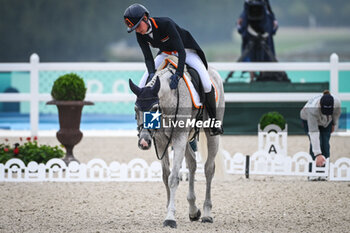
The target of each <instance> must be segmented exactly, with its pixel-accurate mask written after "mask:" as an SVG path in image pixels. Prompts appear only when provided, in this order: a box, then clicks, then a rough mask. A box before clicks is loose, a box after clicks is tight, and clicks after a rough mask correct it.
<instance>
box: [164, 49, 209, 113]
mask: <svg viewBox="0 0 350 233" xmlns="http://www.w3.org/2000/svg"><path fill="white" fill-rule="evenodd" d="M177 63H178V58H177V57H176V56H171V55H170V56H168V57H167V58H166V59H164V61H163V63H162V64H161V65H160V66H159V67H158V69H157V71H160V70H163V69H164V68H165V67H167V66H170V65H171V66H172V67H174V68H175V69H176V68H177ZM183 78H184V80H185V82H186V85H187V87H188V90H189V92H190V94H191V99H192V102H193V104H194V106H195V107H196V108H202V107H203V103H204V101H205V93H204V89H203V85H202V82H201V80H200V77H199V74H198V72H197V71H196V70H195V69H194V68H192V67H190V66H189V65H187V64H186V65H185V68H184V77H183Z"/></svg>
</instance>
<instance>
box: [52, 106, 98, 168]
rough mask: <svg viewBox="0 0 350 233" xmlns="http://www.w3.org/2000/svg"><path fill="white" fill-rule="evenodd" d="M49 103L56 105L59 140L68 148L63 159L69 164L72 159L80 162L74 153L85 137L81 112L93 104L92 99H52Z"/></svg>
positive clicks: (57, 135)
mask: <svg viewBox="0 0 350 233" xmlns="http://www.w3.org/2000/svg"><path fill="white" fill-rule="evenodd" d="M46 104H48V105H56V106H57V109H58V119H59V123H60V130H59V131H58V132H57V133H56V137H57V139H58V141H59V142H60V143H61V144H62V145H63V146H64V147H65V148H66V156H65V157H64V158H63V161H64V162H65V163H66V164H67V165H68V164H69V163H70V162H71V161H77V162H79V161H78V160H77V159H76V158H75V157H74V155H73V148H74V146H75V145H76V144H78V143H79V142H80V140H81V139H82V138H83V133H82V132H81V131H80V120H81V113H82V109H83V107H84V105H93V104H94V103H93V102H90V101H57V100H51V101H49V102H47V103H46Z"/></svg>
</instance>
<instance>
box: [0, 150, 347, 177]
mask: <svg viewBox="0 0 350 233" xmlns="http://www.w3.org/2000/svg"><path fill="white" fill-rule="evenodd" d="M223 154H224V163H225V166H224V169H225V172H226V173H228V174H233V175H244V174H246V161H247V159H246V156H244V155H243V154H242V153H236V154H234V155H233V156H232V155H230V153H228V152H227V151H223ZM197 156H199V155H198V154H197ZM249 161H250V165H249V173H250V174H252V175H267V176H269V175H281V176H324V177H328V179H329V180H330V181H350V159H349V158H340V159H338V160H337V161H335V162H334V163H330V162H329V159H327V162H326V166H325V167H322V168H319V167H316V164H315V162H314V161H313V160H312V158H311V156H310V155H309V154H308V153H306V152H299V153H296V154H295V155H294V156H292V157H284V158H283V159H271V157H270V156H269V155H268V154H267V153H265V152H263V151H257V152H256V153H254V154H253V155H252V156H250V159H249ZM309 163H311V164H312V171H311V172H309ZM203 167H204V164H203V163H202V161H201V160H198V169H197V174H198V175H202V176H201V177H202V178H203V177H204V176H203V173H204V169H203ZM180 173H181V174H182V178H184V177H186V174H187V173H188V169H187V168H186V165H185V162H183V165H182V168H181V169H180ZM42 181H51V182H113V181H114V182H160V181H162V168H161V164H160V162H159V161H154V162H152V163H151V164H150V165H149V164H148V163H147V162H146V161H145V160H143V159H139V158H137V159H133V160H131V161H130V162H129V163H127V164H126V163H119V162H116V161H114V162H111V163H110V164H109V165H108V164H107V163H106V162H105V161H103V160H101V159H93V160H90V161H89V162H88V163H87V164H85V163H80V164H79V163H78V162H75V161H73V162H71V163H69V165H68V166H67V165H66V164H65V162H64V161H63V160H61V159H51V160H49V161H48V162H47V163H46V164H42V163H41V164H38V163H36V162H33V161H32V162H30V163H29V164H28V165H27V166H26V165H25V164H24V163H23V161H22V160H20V159H11V160H9V161H7V162H6V164H0V182H42Z"/></svg>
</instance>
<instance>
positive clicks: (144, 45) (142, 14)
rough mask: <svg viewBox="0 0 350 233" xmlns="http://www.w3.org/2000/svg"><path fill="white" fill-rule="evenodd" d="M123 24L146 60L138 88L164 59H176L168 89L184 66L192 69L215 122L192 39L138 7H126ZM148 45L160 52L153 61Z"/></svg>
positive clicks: (215, 131) (174, 85)
mask: <svg viewBox="0 0 350 233" xmlns="http://www.w3.org/2000/svg"><path fill="white" fill-rule="evenodd" d="M124 21H125V23H126V25H127V26H128V32H129V33H130V32H132V31H134V30H135V31H136V38H137V42H138V43H139V45H140V47H141V49H142V52H143V55H144V57H145V63H146V66H147V71H146V72H145V73H144V75H143V77H142V79H141V82H140V84H139V86H140V87H141V88H142V87H144V86H145V85H146V83H147V81H149V80H151V79H152V77H153V76H154V73H155V71H156V69H157V68H158V67H159V66H160V64H161V63H162V62H163V60H164V58H165V57H166V56H168V55H175V56H177V57H178V58H179V62H178V67H177V69H176V72H175V74H173V75H172V76H171V82H170V88H171V89H176V88H177V85H178V82H179V79H180V78H181V77H183V72H184V66H185V63H186V64H187V65H189V66H191V67H192V68H194V69H195V70H196V71H197V72H198V74H199V76H200V79H201V82H202V86H203V89H204V92H205V97H206V98H205V107H206V109H207V112H208V114H209V118H211V119H213V120H214V121H216V102H215V90H214V87H213V85H212V82H211V80H210V77H209V74H208V70H207V69H208V64H207V61H206V58H205V55H204V53H203V51H202V49H201V48H200V47H199V45H198V44H197V42H196V41H195V39H194V38H193V37H192V35H191V34H190V33H189V32H188V31H187V30H185V29H183V28H181V27H179V26H178V25H177V24H176V23H175V22H174V21H173V20H171V19H170V18H168V17H155V18H151V17H149V11H148V10H147V9H146V8H145V7H144V6H142V5H141V4H133V5H131V6H129V7H128V8H127V9H126V10H125V12H124ZM149 45H151V46H152V47H154V48H159V49H160V51H159V53H158V55H157V56H156V58H155V59H154V60H153V56H152V53H151V49H150V47H149ZM214 125H216V124H214ZM210 130H211V134H212V135H218V134H222V133H223V130H222V127H215V126H214V127H213V128H211V129H210Z"/></svg>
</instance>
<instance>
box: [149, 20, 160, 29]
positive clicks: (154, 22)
mask: <svg viewBox="0 0 350 233" xmlns="http://www.w3.org/2000/svg"><path fill="white" fill-rule="evenodd" d="M149 19H150V20H152V22H153V24H154V26H155V27H156V28H158V25H157V24H156V21H155V20H154V19H153V18H149Z"/></svg>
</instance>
